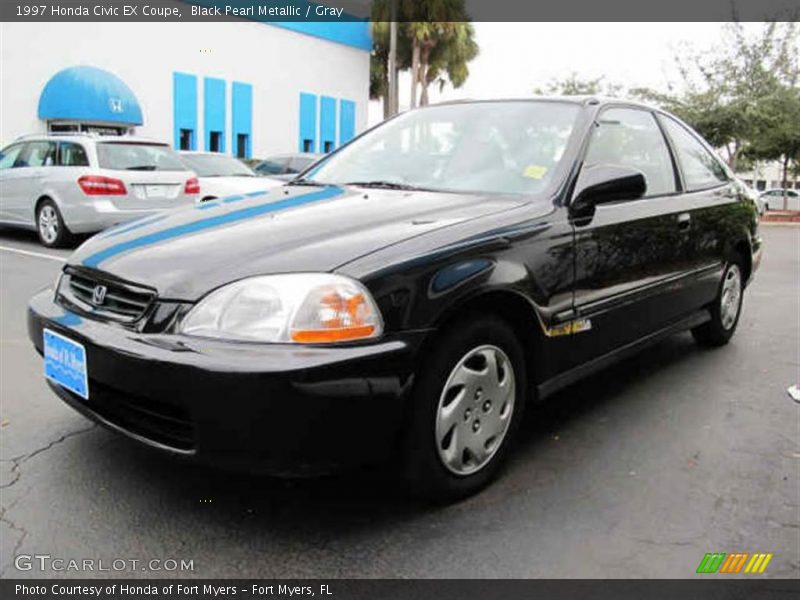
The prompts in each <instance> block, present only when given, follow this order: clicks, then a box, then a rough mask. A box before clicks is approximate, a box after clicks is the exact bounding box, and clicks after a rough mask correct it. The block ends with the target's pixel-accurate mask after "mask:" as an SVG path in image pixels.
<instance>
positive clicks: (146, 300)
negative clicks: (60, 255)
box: [58, 271, 156, 323]
mask: <svg viewBox="0 0 800 600" xmlns="http://www.w3.org/2000/svg"><path fill="white" fill-rule="evenodd" d="M155 296H156V294H155V291H153V290H150V289H148V288H144V287H139V286H134V285H130V284H127V283H120V282H116V281H111V280H107V279H101V278H98V277H96V276H94V274H89V273H84V272H78V271H67V272H66V273H64V276H63V277H62V278H61V284H60V285H59V288H58V298H59V301H61V302H63V303H66V304H68V305H71V306H72V307H74V308H78V309H79V310H81V311H82V312H84V313H89V314H92V315H97V316H100V317H104V318H107V319H110V320H114V321H121V322H125V323H132V322H134V321H137V320H138V319H140V318H141V317H142V316H143V315H144V314H145V312H146V311H147V309H148V308H149V307H150V305H151V304H152V302H153V300H154V299H155Z"/></svg>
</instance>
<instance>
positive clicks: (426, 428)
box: [403, 316, 527, 501]
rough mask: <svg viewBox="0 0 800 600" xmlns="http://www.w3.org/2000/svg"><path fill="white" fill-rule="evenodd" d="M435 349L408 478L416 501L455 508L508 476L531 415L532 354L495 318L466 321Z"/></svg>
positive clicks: (416, 414)
mask: <svg viewBox="0 0 800 600" xmlns="http://www.w3.org/2000/svg"><path fill="white" fill-rule="evenodd" d="M434 344H435V346H434V347H433V349H432V350H431V352H430V353H429V355H428V358H427V359H426V361H425V366H424V367H423V368H422V372H421V373H420V374H419V380H418V383H417V385H416V387H415V391H414V397H413V402H412V406H411V414H410V417H409V420H408V424H407V429H406V434H405V436H404V443H403V471H404V477H405V481H406V482H407V484H408V487H409V490H410V491H411V493H413V494H414V495H416V496H419V497H423V498H426V499H429V500H434V501H453V500H458V499H460V498H464V497H466V496H470V495H472V494H474V493H476V492H478V491H479V490H481V489H482V488H483V487H485V486H486V485H487V484H488V483H489V482H491V481H492V480H493V479H494V478H495V477H496V476H497V474H498V473H499V471H500V468H501V466H502V463H503V461H504V459H505V457H506V455H507V453H508V449H509V446H510V445H511V443H512V441H513V438H514V434H515V433H516V430H517V427H518V425H519V422H520V419H521V417H522V413H523V411H524V408H525V406H524V401H525V390H526V385H527V382H526V377H525V368H524V366H525V362H524V352H523V349H522V346H521V344H520V343H519V341H518V340H517V338H516V336H515V335H514V332H513V330H512V329H511V328H510V327H509V325H508V324H507V323H506V322H505V321H503V320H501V319H499V318H497V317H493V316H477V317H474V318H471V319H464V320H463V321H459V323H457V324H456V325H455V326H453V327H450V328H449V329H448V330H447V331H446V332H445V333H444V334H443V335H442V336H441V337H440V338H438V339H437V340H436V341H435V342H434Z"/></svg>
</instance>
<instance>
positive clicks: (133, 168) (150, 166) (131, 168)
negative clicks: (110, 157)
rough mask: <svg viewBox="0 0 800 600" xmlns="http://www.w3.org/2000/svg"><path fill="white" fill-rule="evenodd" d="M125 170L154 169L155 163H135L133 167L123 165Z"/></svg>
mask: <svg viewBox="0 0 800 600" xmlns="http://www.w3.org/2000/svg"><path fill="white" fill-rule="evenodd" d="M125 170H126V171H155V170H156V166H155V165H137V166H135V167H125Z"/></svg>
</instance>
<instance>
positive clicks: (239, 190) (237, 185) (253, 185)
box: [198, 177, 283, 198]
mask: <svg viewBox="0 0 800 600" xmlns="http://www.w3.org/2000/svg"><path fill="white" fill-rule="evenodd" d="M198 179H199V181H200V197H201V198H205V197H207V196H216V197H217V198H222V197H224V196H232V195H234V194H248V193H250V192H262V191H266V190H269V189H272V188H274V187H277V186H279V185H283V182H281V181H278V180H277V179H270V178H268V177H199V178H198Z"/></svg>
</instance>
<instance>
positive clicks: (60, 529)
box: [0, 227, 800, 578]
mask: <svg viewBox="0 0 800 600" xmlns="http://www.w3.org/2000/svg"><path fill="white" fill-rule="evenodd" d="M762 233H763V236H764V238H765V245H766V254H765V257H764V261H763V264H762V267H761V270H760V272H759V273H758V275H757V278H756V280H755V282H754V283H753V285H752V286H751V287H750V288H749V289H748V291H747V293H746V296H745V308H744V313H743V316H742V320H741V322H740V325H739V331H738V332H737V334H736V336H735V337H734V340H733V341H732V342H731V344H729V345H728V346H726V347H724V348H721V349H716V350H703V349H700V348H698V347H696V346H695V345H694V343H693V342H692V339H691V337H690V335H689V334H688V333H687V334H681V335H677V336H674V337H673V338H670V339H668V340H666V341H665V342H663V343H661V344H659V345H657V346H655V347H652V348H650V349H649V350H647V351H645V352H644V353H643V354H640V355H639V356H637V357H635V358H634V359H631V360H628V361H627V362H624V363H620V364H619V365H617V366H615V367H613V368H611V369H610V370H607V371H605V372H603V373H601V374H599V375H597V376H594V377H592V378H590V379H587V380H585V381H583V382H581V383H579V384H576V385H574V386H572V387H570V388H568V389H566V390H564V391H563V392H561V393H559V394H558V395H557V396H556V397H553V398H552V399H551V400H550V401H549V402H548V403H547V404H546V405H545V406H543V407H542V408H540V409H537V410H534V411H531V412H530V413H529V415H528V418H527V421H526V423H525V424H524V427H523V429H522V431H521V436H520V440H519V444H518V447H517V448H516V452H514V454H513V457H512V460H511V461H510V463H509V465H508V468H507V469H506V471H505V473H504V475H503V476H502V477H501V479H499V480H498V481H497V482H496V483H495V484H494V485H493V486H491V487H490V488H488V489H487V490H485V491H484V492H483V493H482V494H480V495H478V496H476V497H474V498H471V499H468V500H466V501H464V502H461V503H459V504H456V505H452V506H447V507H430V506H424V505H420V504H416V503H413V502H410V501H409V500H407V499H406V498H405V497H403V495H402V494H401V493H399V491H398V489H397V488H396V487H395V486H393V485H392V484H391V477H390V476H389V475H388V473H390V472H391V465H390V466H388V467H385V468H377V469H370V470H368V471H358V472H352V473H345V474H340V475H337V476H331V477H327V478H324V479H315V480H302V481H281V480H275V479H269V478H259V477H252V476H247V475H241V474H231V473H225V472H220V471H213V470H208V469H205V468H201V467H198V466H193V465H190V464H185V463H182V462H178V461H176V460H172V459H167V458H164V457H161V456H160V455H157V454H154V453H153V452H151V451H149V450H146V449H143V448H140V447H138V446H136V445H134V443H132V442H130V441H128V440H126V439H123V438H121V437H119V436H117V435H114V434H112V433H109V432H107V431H105V430H103V429H102V428H100V427H97V426H93V425H91V424H90V423H89V422H88V421H87V420H85V419H84V418H83V417H81V416H79V415H78V414H77V413H75V412H74V411H73V410H71V409H70V408H68V407H67V406H66V405H64V404H63V403H62V402H61V401H60V400H59V399H58V398H56V396H55V395H54V394H53V393H52V392H51V391H50V390H49V389H48V388H47V386H46V384H45V382H44V378H43V376H42V361H41V359H40V358H39V356H38V355H37V354H36V353H35V351H34V350H33V348H32V346H31V344H30V343H29V341H28V339H27V333H26V329H25V307H26V303H27V300H28V298H29V297H30V296H31V295H32V294H33V293H34V292H35V291H37V290H38V289H40V288H42V287H44V286H46V285H48V284H50V283H51V282H52V281H53V280H54V278H55V277H56V274H57V272H58V270H59V269H60V267H61V262H60V260H59V259H63V258H64V257H66V256H67V255H68V252H66V251H52V250H45V249H42V248H40V247H39V246H38V245H37V244H36V243H35V239H34V237H33V236H32V235H31V234H27V233H18V232H13V231H10V230H5V229H3V230H0V287H1V288H2V298H1V303H0V398H1V399H2V403H1V404H0V434H1V435H0V458H2V463H1V465H0V466H1V467H2V469H0V485H2V489H0V504H1V505H2V507H1V508H0V575H1V576H2V577H91V576H103V577H110V576H118V577H151V576H158V577H269V578H272V577H287V578H289V577H291V578H294V577H322V578H334V577H452V578H462V577H467V578H471V577H547V578H556V577H587V578H613V577H664V578H685V577H692V576H694V574H695V570H696V568H697V566H698V564H699V563H700V561H701V559H702V558H703V556H704V554H705V553H706V552H751V553H752V552H771V553H774V558H773V559H772V561H771V563H770V564H769V566H768V568H767V571H766V573H765V575H764V576H769V577H798V575H800V404H798V403H796V402H794V401H793V400H792V399H791V398H790V397H789V395H788V394H787V387H789V386H790V385H791V384H793V383H797V382H798V380H799V379H800V275H799V274H800V228H796V227H763V228H762ZM20 251H21V252H25V253H27V252H30V253H36V254H37V255H33V254H25V253H21V252H20ZM38 254H41V255H43V256H38ZM220 404H221V407H220V410H224V398H221V399H220ZM364 417H365V421H364V426H365V427H376V426H378V427H379V426H380V424H379V423H371V422H369V420H368V419H369V415H365V416H364ZM18 555H49V556H50V557H52V558H63V559H67V560H69V559H78V560H82V559H85V558H88V559H94V560H95V561H97V560H102V561H104V564H105V566H106V567H107V568H108V567H109V565H110V564H111V561H113V560H115V559H123V560H126V561H130V560H140V561H142V562H145V561H149V560H150V559H161V560H165V559H175V560H178V561H180V560H181V559H183V560H191V561H193V567H194V570H193V571H183V572H181V571H159V572H153V571H148V570H142V569H143V567H142V566H141V565H142V563H137V566H136V567H135V568H133V567H130V564H131V563H128V566H126V567H125V568H124V570H121V571H114V570H111V571H103V572H99V571H96V570H95V571H93V572H76V571H56V570H53V569H47V570H45V571H42V570H40V569H39V568H38V565H37V564H36V563H34V565H33V568H32V569H31V570H27V571H20V570H18V569H17V568H16V567H15V566H14V562H15V557H16V556H18ZM117 564H119V563H117ZM167 564H169V565H171V563H167ZM23 566H24V564H23ZM153 566H155V565H153ZM97 568H99V564H98V563H95V569H97ZM144 568H146V567H144ZM705 577H708V575H706V576H705ZM734 577H735V576H734ZM739 577H743V575H739Z"/></svg>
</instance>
